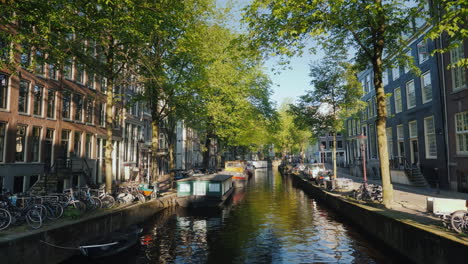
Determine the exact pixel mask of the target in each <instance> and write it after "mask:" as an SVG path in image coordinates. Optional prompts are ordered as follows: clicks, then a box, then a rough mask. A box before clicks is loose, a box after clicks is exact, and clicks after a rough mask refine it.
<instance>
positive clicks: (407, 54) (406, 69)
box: [405, 50, 412, 73]
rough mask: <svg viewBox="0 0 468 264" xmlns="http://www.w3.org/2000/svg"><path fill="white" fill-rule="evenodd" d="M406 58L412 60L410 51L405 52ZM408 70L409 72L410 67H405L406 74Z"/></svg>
mask: <svg viewBox="0 0 468 264" xmlns="http://www.w3.org/2000/svg"><path fill="white" fill-rule="evenodd" d="M406 56H407V57H408V58H412V55H411V50H408V51H407V52H406ZM407 63H408V64H410V63H412V62H411V61H408V62H407ZM409 70H410V65H405V73H408V72H409Z"/></svg>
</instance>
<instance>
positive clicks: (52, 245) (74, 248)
mask: <svg viewBox="0 0 468 264" xmlns="http://www.w3.org/2000/svg"><path fill="white" fill-rule="evenodd" d="M39 241H40V242H42V243H44V244H46V245H49V246H51V247H56V248H61V249H69V250H80V248H76V247H62V246H57V245H54V244H52V243H49V242H46V241H44V240H39Z"/></svg>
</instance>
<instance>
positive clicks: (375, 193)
mask: <svg viewBox="0 0 468 264" xmlns="http://www.w3.org/2000/svg"><path fill="white" fill-rule="evenodd" d="M353 197H354V199H356V200H358V201H373V202H379V203H382V201H383V195H382V186H380V185H373V184H367V183H363V184H361V186H359V188H358V189H357V190H355V191H354V193H353Z"/></svg>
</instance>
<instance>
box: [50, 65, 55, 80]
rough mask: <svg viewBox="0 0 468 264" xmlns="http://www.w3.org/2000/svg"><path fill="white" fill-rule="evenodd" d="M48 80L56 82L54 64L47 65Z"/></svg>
mask: <svg viewBox="0 0 468 264" xmlns="http://www.w3.org/2000/svg"><path fill="white" fill-rule="evenodd" d="M49 79H52V80H57V71H56V70H55V65H54V64H49Z"/></svg>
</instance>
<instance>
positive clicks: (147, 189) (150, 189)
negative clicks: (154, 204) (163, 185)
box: [138, 184, 158, 197]
mask: <svg viewBox="0 0 468 264" xmlns="http://www.w3.org/2000/svg"><path fill="white" fill-rule="evenodd" d="M138 190H139V191H140V192H141V193H142V194H143V195H144V196H152V197H156V194H157V192H158V189H157V187H156V185H154V186H152V185H149V184H140V186H139V187H138Z"/></svg>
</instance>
